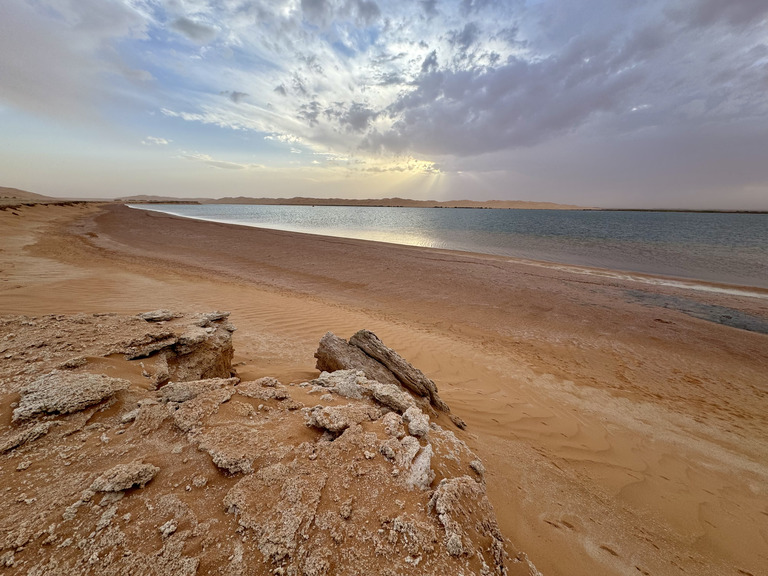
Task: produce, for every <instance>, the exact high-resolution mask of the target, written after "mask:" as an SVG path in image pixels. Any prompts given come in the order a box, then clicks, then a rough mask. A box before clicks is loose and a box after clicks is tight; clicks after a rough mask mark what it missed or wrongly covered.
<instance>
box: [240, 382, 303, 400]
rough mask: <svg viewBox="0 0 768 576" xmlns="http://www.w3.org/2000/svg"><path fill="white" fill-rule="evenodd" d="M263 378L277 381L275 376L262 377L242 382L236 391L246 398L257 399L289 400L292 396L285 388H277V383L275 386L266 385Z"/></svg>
mask: <svg viewBox="0 0 768 576" xmlns="http://www.w3.org/2000/svg"><path fill="white" fill-rule="evenodd" d="M262 380H275V382H277V379H275V378H271V379H265V378H261V379H259V380H255V381H253V382H240V384H238V385H237V386H236V387H235V392H237V393H238V394H240V395H241V396H245V397H246V398H255V399H257V400H288V399H289V398H290V394H288V391H287V390H285V389H284V388H277V387H276V386H277V384H275V387H272V386H268V385H267V386H265V385H264V383H263V382H262Z"/></svg>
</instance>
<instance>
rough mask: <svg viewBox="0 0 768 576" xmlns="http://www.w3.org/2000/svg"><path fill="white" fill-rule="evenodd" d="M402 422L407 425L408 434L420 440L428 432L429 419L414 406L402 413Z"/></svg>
mask: <svg viewBox="0 0 768 576" xmlns="http://www.w3.org/2000/svg"><path fill="white" fill-rule="evenodd" d="M403 420H404V421H405V422H407V423H408V432H410V433H411V435H412V436H417V437H418V438H421V437H423V436H426V435H427V432H429V417H428V416H427V415H426V414H424V413H423V412H422V411H421V410H419V409H418V408H416V406H411V407H410V408H408V410H406V411H405V412H404V413H403Z"/></svg>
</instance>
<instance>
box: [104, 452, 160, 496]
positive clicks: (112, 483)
mask: <svg viewBox="0 0 768 576" xmlns="http://www.w3.org/2000/svg"><path fill="white" fill-rule="evenodd" d="M158 472H160V468H158V467H157V466H153V465H152V464H146V463H144V462H139V461H138V460H136V461H134V462H129V463H128V464H118V465H117V466H115V467H114V468H110V469H109V470H107V471H106V472H104V474H102V475H101V476H99V477H98V478H96V480H94V481H93V484H91V487H90V490H91V491H93V492H120V491H122V490H128V489H129V488H134V487H137V488H144V486H146V485H147V482H149V481H150V480H152V478H154V477H155V474H157V473H158Z"/></svg>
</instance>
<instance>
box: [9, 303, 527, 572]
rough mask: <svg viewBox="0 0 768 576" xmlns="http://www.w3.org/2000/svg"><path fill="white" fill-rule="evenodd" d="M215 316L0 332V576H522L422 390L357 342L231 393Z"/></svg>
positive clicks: (325, 343) (462, 455)
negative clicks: (314, 368) (300, 376)
mask: <svg viewBox="0 0 768 576" xmlns="http://www.w3.org/2000/svg"><path fill="white" fill-rule="evenodd" d="M228 316H229V315H228V314H227V313H224V312H212V313H207V314H195V315H183V314H177V313H173V312H170V311H167V310H158V311H153V312H148V313H145V314H141V315H138V316H133V317H125V316H117V315H112V314H101V315H74V316H46V317H41V318H29V317H22V316H14V317H4V318H0V358H2V364H0V478H1V479H2V484H1V485H2V487H3V488H2V489H0V507H2V510H3V514H2V515H1V516H0V566H2V567H4V568H5V569H6V571H8V573H19V574H35V575H46V574H50V575H53V574H62V573H69V574H86V573H89V574H90V573H93V574H158V575H160V574H163V575H166V574H167V575H171V574H173V575H185V574H198V573H199V574H213V573H216V574H232V575H236V574H237V575H240V574H269V575H295V576H299V575H306V576H321V575H331V574H350V575H352V574H387V575H390V574H391V575H395V574H467V575H468V574H482V575H490V574H499V575H501V574H536V571H535V568H534V567H533V566H532V565H531V564H530V563H529V562H528V560H527V558H526V557H525V555H524V554H522V553H518V552H517V551H515V550H514V548H513V546H512V545H511V543H510V542H508V541H506V540H505V539H504V537H503V536H502V534H501V532H500V531H499V528H498V525H497V522H496V519H495V516H494V512H493V509H492V507H491V505H490V503H489V501H488V498H487V496H486V490H485V479H484V467H483V464H482V463H481V462H480V460H479V459H478V458H477V457H476V456H475V455H474V454H473V453H472V452H471V450H470V449H469V448H468V447H467V445H466V444H465V443H464V442H463V441H462V440H461V439H460V438H458V437H457V436H456V435H455V434H454V432H453V431H451V430H447V429H445V428H443V427H442V426H440V425H438V423H437V422H436V420H437V419H439V416H440V414H446V413H447V412H449V410H448V406H447V405H446V404H445V402H444V401H443V400H442V399H440V397H439V395H438V393H437V386H436V385H435V384H434V382H432V381H431V380H429V378H427V377H426V376H425V375H424V374H422V373H421V372H420V371H419V370H417V369H416V368H414V367H413V366H411V365H410V364H409V363H408V362H407V361H405V360H404V359H403V358H402V357H400V356H399V355H398V354H397V353H396V352H394V351H393V350H391V349H389V348H387V347H386V346H385V345H384V344H383V343H382V342H381V341H380V340H379V339H378V338H377V337H376V336H375V335H374V334H372V333H371V332H368V331H360V332H358V333H357V334H355V335H354V336H353V337H352V338H350V341H349V342H347V341H344V340H342V339H340V338H338V337H336V336H334V335H332V334H330V333H329V334H327V335H326V336H325V337H324V338H323V339H322V341H321V343H320V347H319V348H318V352H317V354H316V357H317V358H318V367H319V368H321V369H322V370H323V371H322V372H321V373H320V374H319V375H318V376H317V378H315V379H314V380H311V381H309V382H295V383H282V382H279V381H278V380H277V379H275V378H270V377H266V378H261V379H259V380H256V381H248V382H245V381H241V380H240V378H238V376H237V374H236V373H235V371H234V370H233V368H232V357H233V348H232V332H233V331H234V327H233V326H232V325H231V324H230V323H229V320H228ZM444 420H445V421H446V422H447V423H448V426H453V425H455V426H456V427H459V428H463V427H464V423H463V421H462V420H461V419H460V418H458V417H457V416H456V415H453V414H451V415H450V419H449V418H448V416H447V415H446V416H445V417H444Z"/></svg>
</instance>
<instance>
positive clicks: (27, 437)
mask: <svg viewBox="0 0 768 576" xmlns="http://www.w3.org/2000/svg"><path fill="white" fill-rule="evenodd" d="M53 425H54V422H41V423H39V424H35V425H34V426H30V427H29V428H25V429H24V430H21V431H20V432H17V433H16V434H14V435H13V436H11V437H10V438H8V440H6V441H5V442H4V443H3V444H2V445H1V446H0V454H2V453H4V452H8V451H9V450H13V449H14V448H16V447H18V446H21V445H22V444H26V443H27V442H33V441H34V440H37V439H38V438H40V437H41V436H45V435H46V434H48V431H49V430H50V429H51V427H52V426H53Z"/></svg>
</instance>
